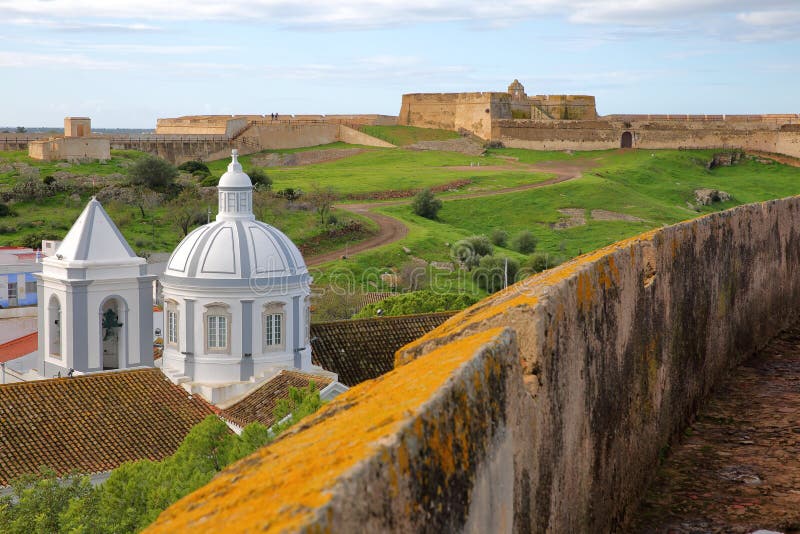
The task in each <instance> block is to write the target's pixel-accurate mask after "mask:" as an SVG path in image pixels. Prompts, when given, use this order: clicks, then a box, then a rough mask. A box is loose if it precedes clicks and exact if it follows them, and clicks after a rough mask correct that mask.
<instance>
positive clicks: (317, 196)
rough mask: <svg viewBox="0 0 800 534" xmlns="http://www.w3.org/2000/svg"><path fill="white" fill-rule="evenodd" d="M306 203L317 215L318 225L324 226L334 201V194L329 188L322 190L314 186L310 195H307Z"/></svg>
mask: <svg viewBox="0 0 800 534" xmlns="http://www.w3.org/2000/svg"><path fill="white" fill-rule="evenodd" d="M308 201H309V203H310V204H311V206H312V207H313V208H314V211H316V212H317V215H319V223H320V224H321V225H322V226H325V221H326V219H327V218H328V213H330V211H331V207H332V206H333V203H334V202H335V201H336V192H335V191H334V190H333V188H332V187H330V186H328V187H325V188H322V187H320V186H318V185H316V184H315V185H314V186H313V187H312V188H311V193H309V194H308Z"/></svg>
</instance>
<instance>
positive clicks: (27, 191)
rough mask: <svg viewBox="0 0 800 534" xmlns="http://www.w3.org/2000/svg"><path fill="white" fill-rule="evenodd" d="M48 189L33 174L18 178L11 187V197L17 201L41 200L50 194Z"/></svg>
mask: <svg viewBox="0 0 800 534" xmlns="http://www.w3.org/2000/svg"><path fill="white" fill-rule="evenodd" d="M50 193H51V192H50V189H49V188H48V187H47V186H46V185H45V184H44V183H43V182H42V181H41V180H37V179H36V178H34V177H33V176H26V177H24V178H20V179H19V180H18V181H17V183H16V184H14V187H12V188H11V197H12V198H14V199H16V200H19V201H23V202H24V201H29V200H41V199H43V198H46V197H47V196H49V195H50Z"/></svg>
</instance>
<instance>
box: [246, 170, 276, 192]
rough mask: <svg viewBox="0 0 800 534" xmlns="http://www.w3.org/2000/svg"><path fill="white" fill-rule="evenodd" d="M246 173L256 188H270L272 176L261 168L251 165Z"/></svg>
mask: <svg viewBox="0 0 800 534" xmlns="http://www.w3.org/2000/svg"><path fill="white" fill-rule="evenodd" d="M247 175H248V176H249V177H250V181H251V182H252V183H253V188H254V189H257V190H263V191H269V190H271V189H272V178H270V177H269V176H267V173H265V172H264V171H263V170H261V169H259V168H258V167H253V168H252V169H250V171H248V173H247Z"/></svg>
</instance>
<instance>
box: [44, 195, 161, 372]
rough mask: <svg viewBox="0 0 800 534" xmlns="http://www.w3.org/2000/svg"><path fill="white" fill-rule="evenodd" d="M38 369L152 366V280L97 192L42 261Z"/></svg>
mask: <svg viewBox="0 0 800 534" xmlns="http://www.w3.org/2000/svg"><path fill="white" fill-rule="evenodd" d="M37 276H38V278H39V280H38V283H37V289H38V292H39V294H38V297H39V361H38V362H37V363H38V366H39V369H38V370H39V372H40V373H41V374H42V375H44V376H46V377H52V376H56V375H57V374H58V373H61V376H64V375H66V374H67V373H68V372H69V370H70V369H74V370H76V371H80V372H84V373H85V372H93V371H102V370H109V369H127V368H129V367H140V366H148V367H152V366H153V280H155V276H150V275H148V274H147V265H146V261H145V259H144V258H140V257H138V256H136V254H135V253H134V252H133V250H131V248H130V246H129V245H128V243H127V242H126V241H125V238H124V237H122V234H121V233H120V231H119V229H118V228H117V227H116V225H115V224H114V222H113V221H112V220H111V218H110V217H109V216H108V213H106V211H105V210H104V209H103V207H102V206H101V205H100V202H98V201H97V200H96V199H95V198H92V200H91V201H89V204H88V205H87V206H86V208H85V209H84V210H83V212H82V213H81V215H80V216H79V217H78V220H77V221H75V224H74V225H73V226H72V228H71V229H70V231H69V232H68V233H67V236H66V237H65V238H64V241H63V242H62V243H61V245H60V246H59V248H58V250H57V251H56V253H55V255H54V256H50V257H47V258H44V259H43V260H42V273H41V274H39V275H37Z"/></svg>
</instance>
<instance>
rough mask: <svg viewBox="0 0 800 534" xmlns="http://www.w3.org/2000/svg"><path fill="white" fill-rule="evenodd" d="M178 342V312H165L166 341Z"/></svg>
mask: <svg viewBox="0 0 800 534" xmlns="http://www.w3.org/2000/svg"><path fill="white" fill-rule="evenodd" d="M177 342H178V314H177V313H175V312H174V311H168V312H167V343H173V344H174V343H177Z"/></svg>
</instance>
